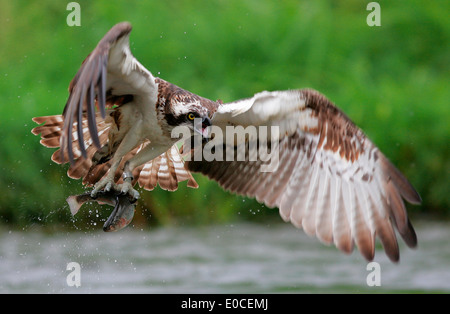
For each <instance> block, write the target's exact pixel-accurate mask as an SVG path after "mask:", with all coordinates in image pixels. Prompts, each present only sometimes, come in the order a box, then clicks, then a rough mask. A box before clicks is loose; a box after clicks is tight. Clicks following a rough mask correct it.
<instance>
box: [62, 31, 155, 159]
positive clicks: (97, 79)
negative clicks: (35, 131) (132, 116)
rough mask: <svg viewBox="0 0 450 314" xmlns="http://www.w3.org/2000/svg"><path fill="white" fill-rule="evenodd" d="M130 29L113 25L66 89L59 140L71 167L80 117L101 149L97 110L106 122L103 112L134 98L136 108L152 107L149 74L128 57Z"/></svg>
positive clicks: (153, 88) (82, 152)
mask: <svg viewBox="0 0 450 314" xmlns="http://www.w3.org/2000/svg"><path fill="white" fill-rule="evenodd" d="M130 32H131V25H130V24H129V23H126V22H124V23H120V24H117V25H115V26H114V27H113V28H112V29H111V30H110V31H109V32H108V33H107V34H106V35H105V36H104V37H103V38H102V39H101V40H100V42H99V43H98V45H97V47H96V48H95V49H94V50H93V51H92V52H91V53H90V54H89V56H88V57H87V58H86V59H85V60H84V61H83V63H82V65H81V67H80V69H79V70H78V73H77V74H76V75H75V77H74V79H73V80H72V82H71V83H70V86H69V93H70V95H69V99H68V100H67V103H66V106H65V108H64V112H63V117H64V127H63V134H62V136H61V142H60V147H61V155H62V157H61V159H63V155H64V154H67V156H68V159H69V161H70V163H71V164H74V161H75V156H74V148H73V146H72V142H73V133H72V132H71V131H72V128H73V126H76V127H77V134H78V137H79V138H81V137H82V136H83V131H82V123H81V122H82V120H83V115H86V116H87V124H88V129H89V136H90V138H91V139H92V142H93V143H94V145H95V146H96V147H97V148H98V149H99V148H100V147H101V143H100V139H99V135H98V126H97V123H96V106H97V107H98V109H99V111H100V113H101V117H102V118H105V108H107V107H112V106H114V105H121V104H122V103H125V102H130V101H132V100H133V98H134V97H135V96H139V97H138V98H139V99H141V100H143V101H141V103H136V104H137V105H149V106H151V105H153V106H154V105H155V104H156V98H157V86H156V84H155V81H154V80H155V79H154V77H153V76H152V74H151V73H150V72H149V71H148V70H147V69H145V68H144V67H143V66H142V65H141V64H140V63H139V62H138V61H137V60H136V59H135V58H134V57H133V55H132V54H131V51H130V48H129V34H130ZM83 143H84V141H79V144H80V146H79V149H80V152H81V155H82V156H83V158H87V152H86V147H85V146H84V144H83Z"/></svg>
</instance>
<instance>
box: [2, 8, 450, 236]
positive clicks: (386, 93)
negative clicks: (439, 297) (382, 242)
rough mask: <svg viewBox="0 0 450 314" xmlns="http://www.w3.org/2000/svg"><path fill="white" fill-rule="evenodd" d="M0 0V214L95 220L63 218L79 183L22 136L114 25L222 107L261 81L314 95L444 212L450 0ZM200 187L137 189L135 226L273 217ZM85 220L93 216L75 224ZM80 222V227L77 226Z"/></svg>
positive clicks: (62, 96)
mask: <svg viewBox="0 0 450 314" xmlns="http://www.w3.org/2000/svg"><path fill="white" fill-rule="evenodd" d="M68 2H69V1H49V0H46V1H6V0H0V25H1V26H0V117H1V119H0V130H1V133H0V134H1V137H0V191H1V193H0V221H1V222H3V223H9V224H12V225H15V226H19V227H25V228H26V227H29V226H31V225H35V224H38V225H44V226H49V225H51V226H53V225H61V224H64V225H65V226H66V227H69V228H76V229H86V228H95V229H98V228H99V226H98V223H101V221H102V219H104V218H105V217H107V216H108V214H109V212H110V208H108V210H105V209H106V207H103V210H102V207H99V206H93V207H92V206H91V207H88V206H85V207H83V208H84V210H82V211H81V215H80V216H79V217H77V218H72V217H71V216H70V213H69V210H68V207H67V205H66V203H65V198H66V197H67V196H68V195H71V194H79V193H81V192H82V191H83V187H82V185H81V183H80V182H79V181H76V180H71V179H69V178H67V177H66V175H65V172H66V170H67V167H64V166H60V165H57V164H54V163H53V162H52V161H51V160H50V156H51V154H52V153H53V151H54V149H47V148H44V147H43V146H41V145H40V144H39V138H38V137H36V136H33V135H32V134H31V132H30V131H31V129H32V128H33V127H34V126H35V124H34V123H33V122H32V121H31V118H32V117H34V116H42V115H52V114H60V113H61V112H62V109H63V107H64V105H65V102H66V99H67V96H68V92H67V87H68V84H69V82H70V81H71V79H72V78H73V76H74V75H75V73H76V71H77V70H78V68H79V66H80V64H81V62H82V61H83V60H84V58H85V57H86V56H87V54H88V53H90V51H91V50H92V49H93V48H94V47H95V45H96V44H97V42H98V41H99V40H100V39H101V37H102V36H103V35H104V34H105V33H106V32H107V31H108V30H109V28H110V27H111V26H113V25H114V24H116V23H118V22H121V21H130V22H131V23H132V24H133V27H134V29H133V32H132V34H131V49H132V52H133V54H134V55H135V56H136V58H137V59H138V60H139V61H140V62H141V63H142V64H143V65H144V66H146V67H147V68H148V69H149V70H150V71H152V72H153V74H154V75H155V76H160V77H162V78H164V79H166V80H168V81H170V82H172V83H174V84H177V85H179V86H181V87H183V88H185V89H188V90H190V91H192V92H194V93H197V94H199V95H202V96H204V97H208V98H210V99H213V100H215V99H222V100H223V101H225V102H228V101H232V100H236V99H239V98H244V97H249V96H252V95H253V94H254V93H256V92H260V91H262V90H284V89H296V88H305V87H310V88H314V89H317V90H319V91H320V92H322V93H324V94H325V95H327V97H328V98H329V99H330V100H332V101H333V102H334V103H335V104H337V105H338V106H339V107H340V108H341V109H343V111H344V112H345V113H346V114H347V115H348V116H349V117H350V118H351V119H352V120H353V121H354V122H355V123H356V124H357V125H358V126H359V127H361V128H362V129H363V130H364V131H365V132H366V134H367V135H368V136H369V137H370V138H371V139H372V140H373V141H374V142H375V143H376V145H378V146H379V148H380V149H381V150H382V151H383V152H384V153H385V155H386V156H388V157H389V158H390V159H391V160H392V162H393V163H394V164H395V165H397V167H398V168H399V169H400V170H401V171H402V172H403V173H404V174H405V175H406V176H407V177H408V178H409V179H410V181H411V182H412V184H413V185H414V186H415V187H416V189H417V190H418V191H419V193H420V194H421V196H422V198H423V205H421V206H418V207H417V206H408V209H409V212H410V213H411V214H412V215H418V214H424V215H432V216H436V215H437V216H439V217H443V216H448V215H449V214H450V197H449V193H450V149H449V147H450V145H449V143H450V106H449V99H450V86H449V83H450V80H449V73H450V71H449V70H450V69H449V57H450V47H449V44H450V38H449V37H450V23H449V12H450V2H449V1H448V0H443V1H378V2H379V3H380V6H381V27H369V26H368V25H367V24H366V17H367V15H368V14H369V13H370V12H369V11H367V10H366V5H367V3H369V1H360V0H358V1H356V0H353V1H348V0H346V1H343V0H342V1H269V0H226V1H225V0H222V1H212V0H211V1H78V3H79V4H80V6H81V27H69V26H68V25H67V24H66V17H67V15H68V14H69V13H70V12H69V11H67V10H66V5H67V3H68ZM196 179H197V180H198V182H199V184H200V188H199V189H197V190H193V189H188V188H186V187H185V184H181V187H180V189H179V190H178V192H176V193H170V192H165V191H162V190H160V189H159V188H158V189H156V190H155V191H153V192H144V193H142V200H141V201H140V204H139V206H138V212H137V213H136V215H135V218H134V224H135V226H139V227H143V226H146V225H148V224H177V225H183V224H206V223H221V222H230V221H237V220H241V219H250V220H261V219H277V220H280V218H278V211H277V210H274V209H267V208H265V207H264V206H262V205H260V204H258V203H257V202H255V201H254V200H249V199H245V198H242V197H236V196H234V195H231V194H229V193H227V192H223V191H222V190H221V189H220V188H219V187H218V186H217V184H216V183H214V182H208V180H206V179H204V178H202V177H201V176H199V175H196ZM86 222H90V223H88V224H86ZM86 225H87V226H86Z"/></svg>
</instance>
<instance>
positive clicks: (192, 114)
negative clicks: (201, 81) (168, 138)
mask: <svg viewBox="0 0 450 314" xmlns="http://www.w3.org/2000/svg"><path fill="white" fill-rule="evenodd" d="M186 100H187V99H186ZM189 100H191V99H189ZM192 100H194V101H183V102H178V101H175V102H172V105H171V106H169V108H168V109H169V110H168V111H167V112H166V114H165V118H166V121H167V124H168V126H169V129H170V131H172V130H173V129H175V128H176V127H181V128H183V127H185V128H186V130H189V131H190V134H191V135H195V134H199V135H201V136H202V138H203V139H204V140H208V138H209V133H210V126H211V119H210V114H209V111H208V109H207V107H205V106H203V105H202V103H201V102H200V101H199V99H192ZM208 101H209V100H208Z"/></svg>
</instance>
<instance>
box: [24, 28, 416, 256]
mask: <svg viewBox="0 0 450 314" xmlns="http://www.w3.org/2000/svg"><path fill="white" fill-rule="evenodd" d="M130 32H131V25H130V24H129V23H126V22H124V23H120V24H117V25H115V26H114V27H113V28H112V29H111V30H110V31H109V32H108V33H107V34H106V35H105V36H104V37H103V39H101V40H100V42H99V43H98V45H97V47H96V48H95V49H94V50H93V51H92V52H91V53H90V54H89V55H88V57H87V58H86V59H85V60H84V62H83V63H82V65H81V68H80V69H79V71H78V73H77V74H76V75H75V77H74V79H73V80H72V82H71V83H70V85H69V98H68V100H67V103H66V106H65V108H64V111H63V114H62V115H55V116H45V117H36V118H33V121H35V122H36V123H38V124H41V125H40V126H38V127H36V128H34V129H33V131H32V132H33V134H35V135H38V134H41V137H42V139H41V144H43V145H44V146H47V147H60V149H58V150H57V151H56V152H55V153H54V154H53V155H52V160H53V161H54V162H57V163H59V164H63V163H67V162H69V163H70V168H69V170H68V176H69V177H71V178H74V179H80V178H82V180H83V184H85V185H87V186H92V185H93V186H94V188H93V190H92V192H91V195H92V196H93V197H95V196H96V194H97V193H98V192H99V191H109V190H111V189H113V190H116V191H120V192H122V193H128V194H129V195H130V196H131V197H132V198H135V199H136V198H138V197H139V193H138V192H137V191H136V190H135V189H134V188H133V187H134V186H135V184H136V183H138V184H139V185H140V186H141V187H142V188H144V189H146V190H153V189H154V188H155V187H156V186H157V184H159V185H160V187H161V188H162V189H165V190H170V191H174V190H176V189H177V187H178V183H179V182H182V181H188V182H187V185H188V186H189V187H193V188H195V187H197V186H198V185H197V183H196V182H195V180H194V178H193V176H192V174H191V172H199V173H202V174H204V175H206V176H208V177H209V178H210V179H212V180H215V181H217V182H218V184H219V185H220V186H221V187H223V188H224V189H225V190H228V191H231V192H234V193H237V194H240V195H244V196H247V197H252V198H256V199H257V200H258V201H259V202H261V203H264V204H265V205H267V206H269V207H278V208H279V213H280V215H281V217H282V219H283V220H284V221H286V222H287V221H290V222H292V224H294V225H295V226H296V227H298V228H303V229H304V231H305V232H306V233H307V234H308V235H312V236H316V237H317V238H319V240H320V241H322V242H323V243H326V244H332V243H334V244H335V245H336V247H337V248H338V249H340V250H341V251H343V252H346V253H350V252H351V251H352V250H353V247H354V245H355V244H356V246H357V247H358V249H359V251H360V252H361V254H362V255H363V256H364V257H365V258H366V259H367V260H372V259H373V257H374V251H375V238H376V237H377V236H378V237H379V239H380V240H381V243H382V245H383V247H384V250H385V252H386V254H387V256H388V257H389V258H390V259H391V260H392V261H398V260H399V248H398V243H397V239H396V233H395V229H397V230H398V233H399V234H400V236H401V237H402V238H403V239H404V241H405V242H406V244H407V245H408V246H409V247H415V246H416V245H417V237H416V234H415V231H414V228H413V227H412V225H411V223H410V221H409V218H408V215H407V212H406V209H405V204H404V201H403V199H405V200H406V201H408V202H410V203H412V204H419V203H420V202H421V199H420V196H419V195H418V193H417V192H416V191H415V190H414V188H413V187H412V185H411V184H410V183H409V182H408V180H407V179H406V178H405V177H404V176H403V175H402V174H401V173H400V171H399V170H397V169H396V168H395V166H393V165H392V164H391V163H390V162H389V160H388V159H387V158H386V157H385V156H384V155H383V154H382V153H381V152H380V151H379V149H378V148H377V147H376V146H375V145H374V144H373V143H372V142H371V141H370V140H369V139H368V138H367V137H366V136H365V135H364V133H363V132H362V131H361V130H360V129H359V128H358V127H357V126H355V124H353V122H352V121H350V119H349V118H348V117H347V116H346V115H345V114H344V113H343V112H342V111H341V110H339V109H338V108H337V107H336V106H335V105H334V104H332V103H331V102H330V101H329V100H328V99H327V98H326V97H324V96H323V95H321V94H320V93H318V92H316V91H314V90H310V89H303V90H289V91H275V92H261V93H257V94H255V95H254V96H253V97H251V98H247V99H243V100H238V101H235V102H231V103H226V104H224V103H222V102H221V101H211V100H209V99H206V98H203V97H200V96H197V95H195V94H193V93H191V92H189V91H186V90H184V89H182V88H180V87H177V86H175V85H173V84H171V83H169V82H167V81H165V80H163V79H161V78H155V77H154V76H153V75H152V73H151V72H150V71H148V70H147V69H146V68H145V67H144V66H142V65H141V64H140V63H139V62H138V61H137V60H136V59H135V58H134V57H133V55H132V54H131V51H130V47H129V34H130ZM42 123H45V124H42ZM180 126H185V127H186V128H187V129H188V130H190V135H192V138H193V137H194V136H193V135H195V134H200V135H201V136H202V137H205V138H207V137H210V135H211V133H212V132H211V127H215V128H216V129H219V130H222V131H223V133H224V134H226V132H229V127H241V128H247V127H249V126H254V127H262V126H267V127H273V126H276V127H277V129H278V132H277V134H276V135H275V136H274V134H265V135H264V134H263V133H260V132H258V133H256V135H253V136H245V138H244V140H243V142H242V141H241V142H242V143H240V144H243V145H244V146H245V147H249V146H251V144H252V143H256V146H257V147H259V145H261V143H262V142H264V141H266V140H268V142H267V143H268V144H267V146H269V147H270V149H271V150H273V149H275V148H276V149H277V150H278V152H279V154H278V164H277V167H276V168H274V170H273V171H262V167H263V166H265V165H267V160H262V159H261V158H256V159H252V158H251V157H252V156H251V155H252V153H251V151H250V150H247V151H246V153H245V154H244V156H243V158H240V159H239V158H238V160H236V158H234V159H233V158H226V159H220V158H216V159H213V160H205V158H187V159H186V158H185V156H187V157H192V154H193V152H194V149H191V150H185V149H183V150H182V151H180V150H179V149H178V146H177V144H178V142H179V141H180V139H179V138H177V137H175V138H174V137H173V136H172V131H173V130H174V129H175V128H176V127H180ZM223 138H225V136H224V137H223ZM213 141H214V142H215V149H216V151H217V152H218V151H219V148H220V147H222V148H225V147H229V146H234V148H236V147H238V146H239V145H240V144H239V143H237V142H232V143H229V142H225V141H223V142H220V141H219V140H218V137H217V138H214V139H213ZM211 142H212V141H210V142H209V143H207V142H206V141H203V142H201V145H202V146H203V147H206V145H209V144H210V143H211ZM235 155H236V153H235Z"/></svg>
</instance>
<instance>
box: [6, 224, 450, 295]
mask: <svg viewBox="0 0 450 314" xmlns="http://www.w3.org/2000/svg"><path fill="white" fill-rule="evenodd" d="M415 225H416V226H417V227H416V230H417V234H418V237H419V247H418V249H416V250H411V249H409V248H407V247H406V246H405V245H404V244H403V243H402V244H401V245H400V248H401V253H400V254H401V260H400V263H399V264H393V263H391V262H390V261H389V260H388V259H387V257H386V256H385V255H384V252H382V250H381V249H382V248H381V246H379V247H378V250H377V254H376V257H375V261H376V262H378V263H379V264H380V267H381V272H380V274H381V286H380V287H369V286H368V285H367V283H366V277H367V275H368V274H369V271H367V270H366V266H367V262H366V261H365V260H364V259H363V258H362V257H360V256H359V253H357V252H354V253H353V254H351V255H345V254H342V253H340V252H338V251H337V250H336V249H335V248H334V247H327V246H325V245H323V244H321V243H320V242H319V241H318V240H316V239H314V238H310V237H308V236H306V235H305V234H304V233H303V232H302V231H301V230H297V229H295V228H294V227H292V226H291V225H289V224H282V223H280V224H277V223H275V224H270V225H267V224H244V223H242V224H241V223H240V224H233V225H223V226H208V227H189V228H174V227H160V228H154V229H151V230H137V229H133V228H130V227H128V228H127V229H125V230H122V231H120V232H117V233H104V232H102V231H101V230H100V229H101V227H99V230H98V231H90V232H58V233H51V234H48V233H44V232H40V231H10V230H7V229H2V230H1V231H0V292H1V293H315V292H325V293H334V292H336V293H340V292H344V293H346V292H350V293H366V292H369V293H370V292H447V293H448V292H450V243H449V242H450V241H449V239H450V224H449V223H436V222H434V223H431V222H422V223H420V222H419V223H416V224H415ZM70 262H77V263H79V264H80V266H81V270H80V274H81V278H80V283H81V286H80V287H78V288H77V287H70V286H68V285H67V282H66V277H67V276H68V275H69V273H70V271H68V270H66V267H67V264H68V263H70Z"/></svg>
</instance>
